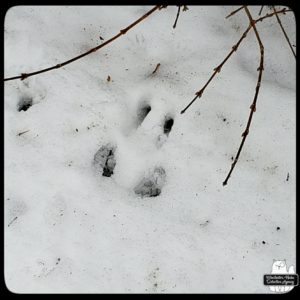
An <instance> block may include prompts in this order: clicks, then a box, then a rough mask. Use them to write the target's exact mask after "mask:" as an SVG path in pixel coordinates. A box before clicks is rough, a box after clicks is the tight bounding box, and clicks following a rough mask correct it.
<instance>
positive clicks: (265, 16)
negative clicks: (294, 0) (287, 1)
mask: <svg viewBox="0 0 300 300" xmlns="http://www.w3.org/2000/svg"><path fill="white" fill-rule="evenodd" d="M287 12H292V10H291V9H286V8H283V9H281V10H277V11H276V12H273V13H267V14H265V15H264V16H262V17H260V18H258V19H256V20H255V24H256V23H258V22H261V21H263V20H265V19H267V18H271V17H273V16H274V15H275V14H284V15H285V13H287Z"/></svg>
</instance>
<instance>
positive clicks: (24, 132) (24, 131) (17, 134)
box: [17, 130, 30, 136]
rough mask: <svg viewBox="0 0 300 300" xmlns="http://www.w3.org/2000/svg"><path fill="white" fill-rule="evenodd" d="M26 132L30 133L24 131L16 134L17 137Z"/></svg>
mask: <svg viewBox="0 0 300 300" xmlns="http://www.w3.org/2000/svg"><path fill="white" fill-rule="evenodd" d="M28 131H30V130H26V131H22V132H19V133H18V134H17V136H21V135H22V134H25V133H26V132H28Z"/></svg>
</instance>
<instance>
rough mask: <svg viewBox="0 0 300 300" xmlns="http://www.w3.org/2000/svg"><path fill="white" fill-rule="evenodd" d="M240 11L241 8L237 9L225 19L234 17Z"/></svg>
mask: <svg viewBox="0 0 300 300" xmlns="http://www.w3.org/2000/svg"><path fill="white" fill-rule="evenodd" d="M241 9H243V6H241V7H239V8H238V9H236V10H234V11H232V12H231V13H230V14H229V15H228V16H226V17H225V19H228V18H230V17H231V16H233V15H235V14H236V13H237V12H239V11H240V10H241Z"/></svg>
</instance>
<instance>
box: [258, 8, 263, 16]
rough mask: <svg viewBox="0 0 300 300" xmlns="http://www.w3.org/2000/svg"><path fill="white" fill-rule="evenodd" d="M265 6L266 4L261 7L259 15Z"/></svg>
mask: <svg viewBox="0 0 300 300" xmlns="http://www.w3.org/2000/svg"><path fill="white" fill-rule="evenodd" d="M263 8H264V5H262V6H261V8H260V11H259V13H258V15H259V16H260V15H261V13H262V10H263Z"/></svg>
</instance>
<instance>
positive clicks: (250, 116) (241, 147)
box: [223, 6, 264, 185]
mask: <svg viewBox="0 0 300 300" xmlns="http://www.w3.org/2000/svg"><path fill="white" fill-rule="evenodd" d="M244 9H245V11H246V14H247V16H248V18H249V22H250V26H251V27H253V30H254V33H255V36H256V39H257V42H258V45H259V50H260V63H259V67H258V69H257V71H259V73H258V78H257V84H256V89H255V94H254V99H253V102H252V104H251V106H250V114H249V118H248V122H247V125H246V129H245V131H244V132H243V133H242V137H243V138H242V141H241V144H240V147H239V149H238V151H237V154H236V156H235V158H234V161H233V163H232V164H231V168H230V171H229V173H228V175H227V177H226V179H225V180H224V182H223V185H226V184H227V182H228V180H229V178H230V175H231V173H232V171H233V169H234V167H235V165H236V163H237V161H238V159H239V156H240V154H241V151H242V149H243V146H244V143H245V141H246V138H247V135H248V134H249V129H250V125H251V121H252V117H253V114H254V112H255V111H256V102H257V98H258V93H259V89H260V85H261V78H262V72H263V70H264V46H263V43H262V41H261V39H260V36H259V33H258V31H257V28H256V26H255V20H253V18H252V16H251V13H250V11H249V9H248V7H247V6H244Z"/></svg>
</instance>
